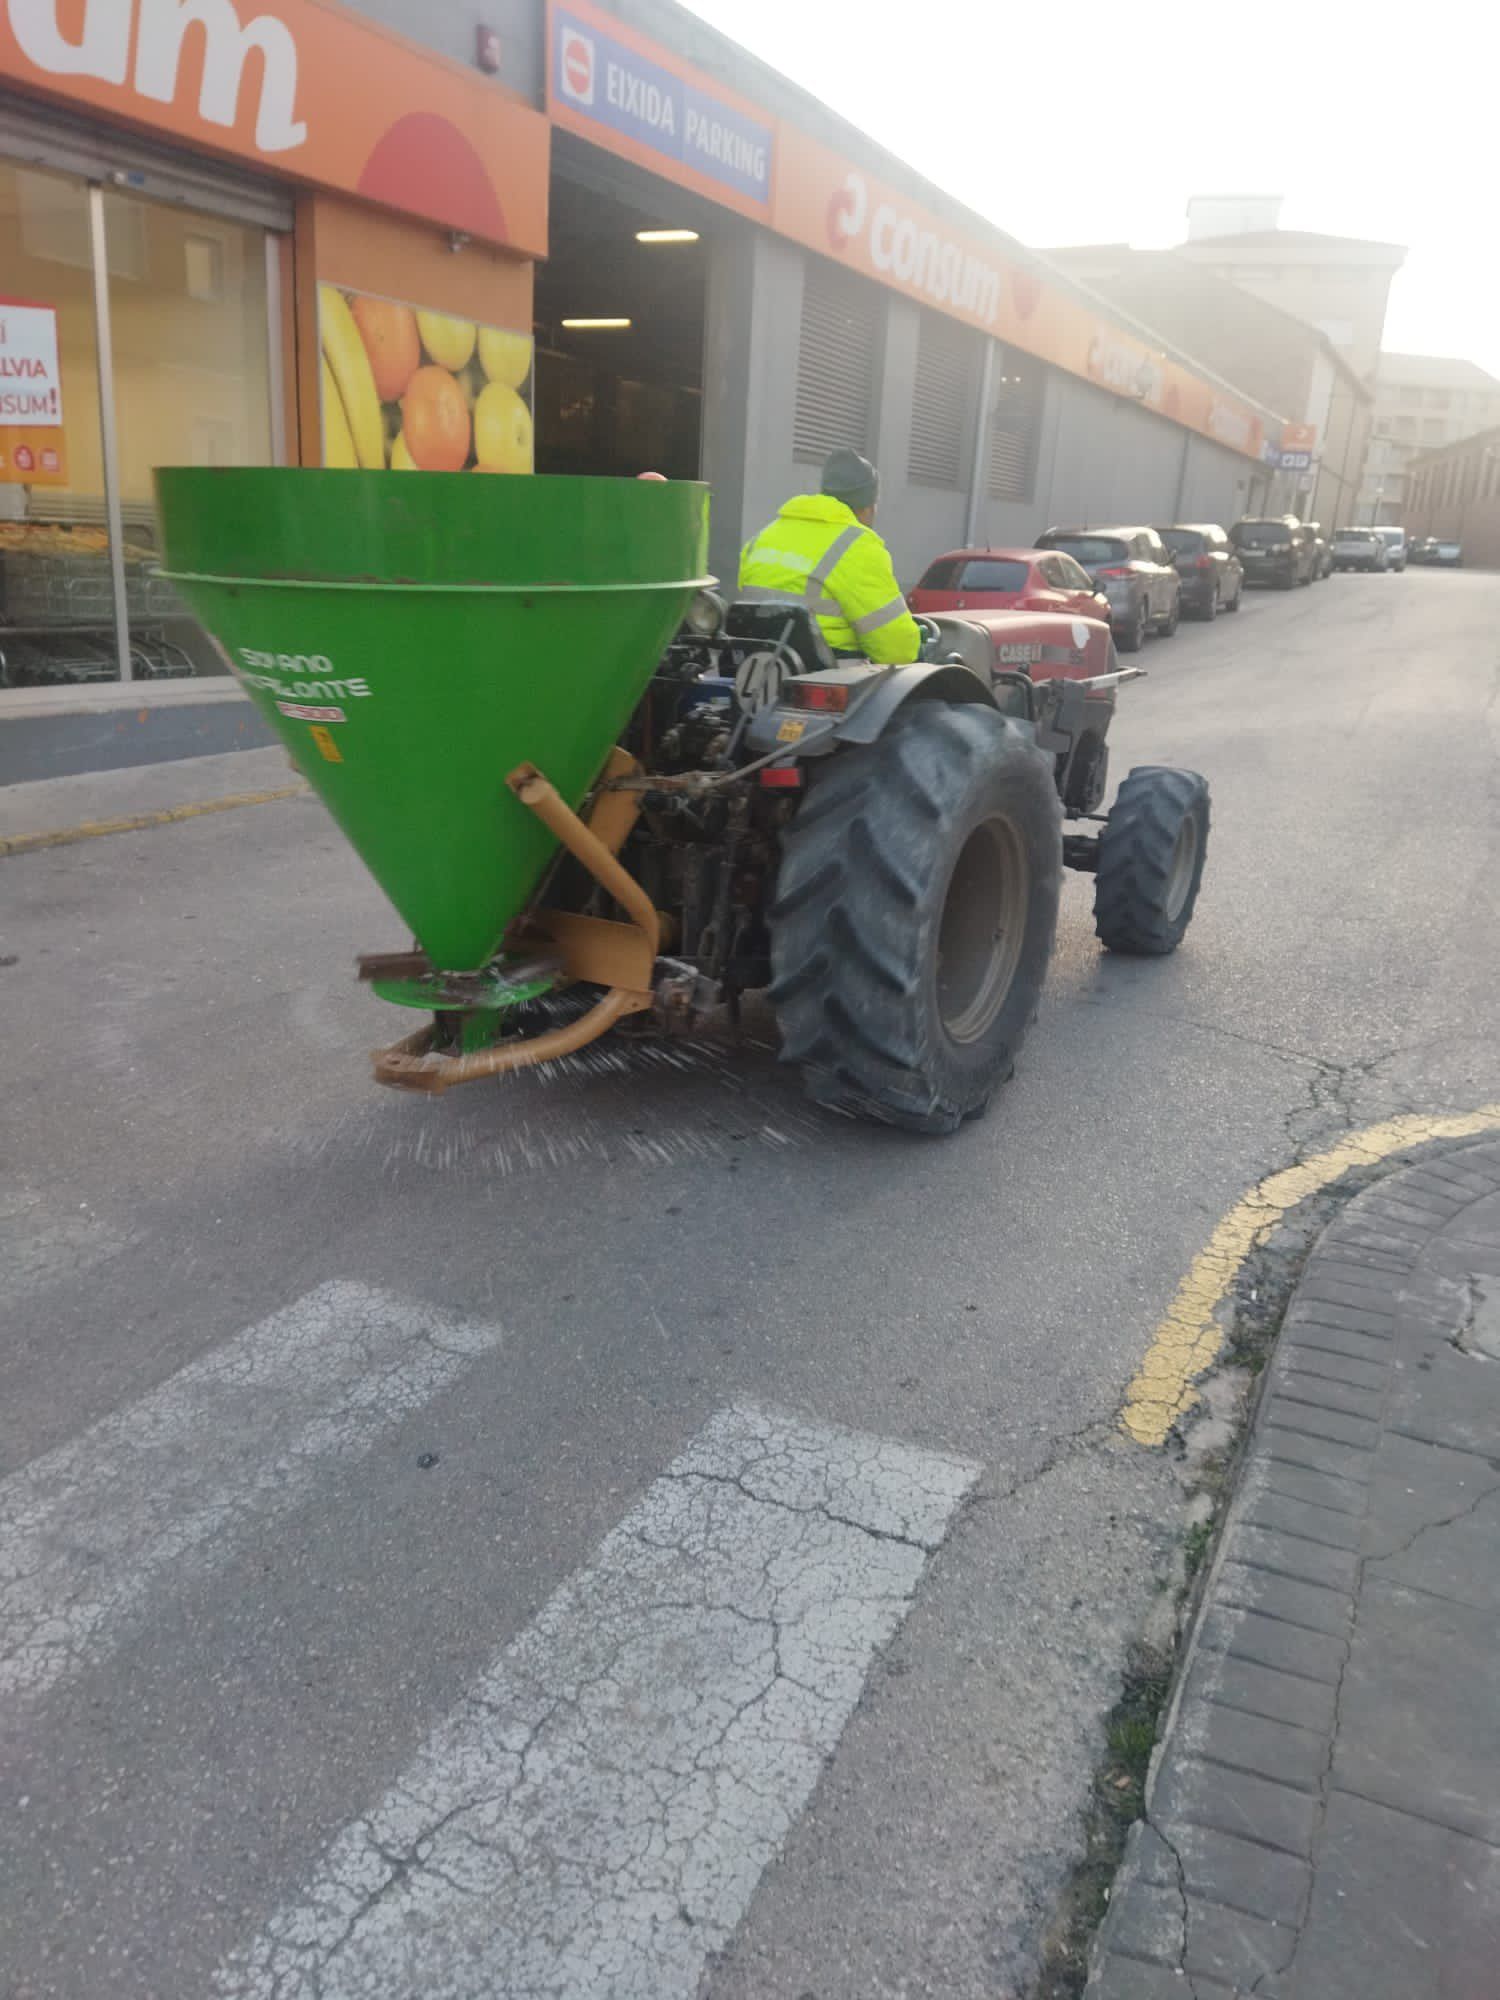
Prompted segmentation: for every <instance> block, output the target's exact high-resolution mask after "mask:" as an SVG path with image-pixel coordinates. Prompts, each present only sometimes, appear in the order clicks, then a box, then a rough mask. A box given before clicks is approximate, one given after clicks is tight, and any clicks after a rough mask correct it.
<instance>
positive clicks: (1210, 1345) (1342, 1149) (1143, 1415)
mask: <svg viewBox="0 0 1500 2000" xmlns="http://www.w3.org/2000/svg"><path fill="white" fill-rule="evenodd" d="M1494 1131H1500V1104H1481V1105H1480V1107H1479V1109H1478V1110H1477V1111H1465V1112H1459V1113H1456V1114H1455V1115H1453V1116H1452V1117H1448V1118H1429V1117H1421V1116H1411V1117H1403V1118H1387V1119H1386V1120H1385V1121H1384V1122H1383V1123H1382V1124H1379V1125H1368V1126H1366V1128H1365V1129H1364V1131H1363V1132H1352V1133H1351V1134H1350V1135H1349V1137H1348V1138H1347V1139H1342V1140H1340V1142H1339V1143H1338V1145H1336V1146H1332V1147H1330V1148H1329V1150H1328V1151H1327V1152H1326V1153H1316V1154H1314V1156H1313V1157H1312V1159H1310V1160H1306V1161H1304V1162H1303V1164H1302V1165H1301V1166H1300V1167H1283V1168H1282V1169H1281V1170H1280V1172H1278V1173H1274V1174H1268V1175H1267V1176H1266V1178H1265V1179H1264V1180H1263V1181H1261V1182H1259V1183H1258V1184H1257V1185H1256V1186H1255V1187H1253V1188H1252V1189H1251V1190H1250V1192H1249V1193H1248V1194H1247V1195H1245V1196H1244V1198H1243V1199H1242V1200H1240V1201H1237V1202H1236V1203H1235V1205H1234V1207H1233V1208H1232V1209H1230V1211H1229V1213H1228V1214H1227V1215H1226V1216H1225V1217H1224V1219H1223V1221H1222V1222H1220V1223H1219V1225H1218V1227H1217V1228H1216V1229H1215V1230H1214V1233H1213V1235H1212V1236H1210V1237H1209V1239H1208V1242H1207V1243H1206V1244H1205V1245H1204V1247H1203V1249H1201V1250H1200V1251H1199V1252H1198V1255H1197V1256H1196V1257H1195V1258H1194V1259H1193V1261H1192V1263H1191V1264H1190V1265H1189V1266H1188V1272H1187V1276H1186V1277H1185V1278H1184V1279H1183V1281H1182V1283H1181V1284H1180V1285H1179V1286H1178V1287H1177V1294H1176V1297H1175V1298H1174V1299H1173V1300H1172V1303H1171V1306H1170V1307H1169V1308H1168V1310H1167V1316H1166V1318H1165V1319H1164V1320H1163V1321H1162V1323H1161V1325H1160V1326H1159V1327H1158V1328H1157V1329H1156V1332H1155V1334H1154V1335H1153V1336H1152V1340H1151V1345H1150V1346H1149V1347H1148V1348H1147V1350H1146V1358H1145V1359H1144V1360H1143V1361H1142V1363H1141V1365H1140V1368H1139V1369H1138V1370H1137V1373H1136V1377H1135V1380H1134V1381H1133V1382H1132V1383H1131V1385H1130V1387H1129V1389H1128V1390H1127V1391H1126V1395H1125V1404H1124V1408H1123V1409H1122V1410H1121V1412H1120V1428H1121V1429H1122V1430H1123V1431H1124V1432H1125V1433H1126V1435H1127V1436H1128V1437H1132V1438H1134V1440H1135V1442H1136V1443H1137V1444H1143V1445H1160V1444H1164V1443H1165V1442H1166V1437H1167V1433H1168V1431H1170V1430H1171V1428H1172V1426H1173V1424H1174V1423H1176V1421H1177V1419H1178V1418H1179V1417H1180V1416H1183V1415H1184V1414H1185V1413H1186V1412H1187V1411H1188V1410H1190V1409H1191V1408H1192V1406H1193V1404H1194V1402H1195V1401H1196V1400H1197V1395H1196V1391H1195V1389H1194V1386H1193V1385H1194V1383H1195V1381H1196V1380H1197V1378H1198V1377H1199V1376H1200V1375H1202V1374H1203V1373H1204V1372H1205V1370H1206V1369H1208V1368H1209V1367H1210V1366H1211V1365H1212V1364H1213V1362H1214V1360H1215V1358H1216V1357H1217V1355H1218V1352H1219V1349H1220V1347H1221V1346H1222V1344H1223V1340H1224V1330H1223V1328H1222V1327H1221V1326H1220V1325H1219V1323H1218V1320H1217V1318H1216V1314H1217V1313H1218V1310H1219V1307H1220V1306H1221V1304H1222V1303H1223V1301H1224V1299H1225V1297H1226V1296H1227V1294H1228V1291H1229V1288H1230V1286H1231V1285H1232V1284H1233V1283H1234V1277H1235V1273H1236V1272H1237V1271H1238V1270H1239V1268H1240V1266H1241V1264H1242V1263H1243V1262H1244V1261H1245V1259H1246V1257H1248V1256H1249V1254H1250V1252H1251V1251H1252V1250H1254V1249H1255V1248H1256V1247H1257V1245H1259V1244H1261V1243H1263V1242H1264V1241H1265V1239H1266V1237H1267V1236H1268V1235H1269V1234H1270V1232H1271V1230H1272V1229H1274V1228H1275V1226H1276V1224H1277V1223H1278V1222H1280V1220H1281V1218H1282V1217H1283V1216H1284V1215H1285V1214H1286V1212H1287V1210H1288V1209H1290V1208H1295V1207H1296V1205H1297V1203H1298V1202H1299V1201H1306V1199H1307V1197H1308V1196H1309V1195H1310V1194H1316V1193H1317V1192H1318V1191H1319V1189H1321V1188H1325V1187H1327V1186H1328V1185H1329V1183H1330V1182H1332V1181H1336V1180H1337V1179H1338V1178H1339V1176H1340V1175H1341V1174H1346V1173H1348V1171H1349V1170H1350V1168H1351V1167H1367V1166H1373V1165H1374V1163H1375V1162H1376V1161H1377V1160H1383V1159H1385V1158H1386V1157H1387V1156H1388V1155H1389V1154H1391V1153H1399V1152H1402V1151H1404V1150H1405V1149H1406V1148H1407V1147H1408V1146H1421V1145H1425V1144H1426V1143H1427V1142H1428V1141H1429V1140H1432V1139H1468V1138H1472V1137H1473V1136H1474V1135H1475V1134H1476V1133H1480V1132H1494Z"/></svg>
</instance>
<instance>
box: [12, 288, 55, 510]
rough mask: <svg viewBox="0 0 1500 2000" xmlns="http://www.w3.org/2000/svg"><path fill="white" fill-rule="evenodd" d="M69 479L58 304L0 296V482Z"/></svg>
mask: <svg viewBox="0 0 1500 2000" xmlns="http://www.w3.org/2000/svg"><path fill="white" fill-rule="evenodd" d="M67 483H68V455H67V444H66V433H65V432H64V429H63V399H62V364H61V362H60V360H59V358H58V346H57V308H56V307H55V306H49V305H43V304H41V303H40V301H38V300H36V299H11V298H0V484H9V485H17V484H19V485H23V486H66V485H67Z"/></svg>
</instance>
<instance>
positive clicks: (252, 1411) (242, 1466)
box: [0, 1282, 501, 1696]
mask: <svg viewBox="0 0 1500 2000" xmlns="http://www.w3.org/2000/svg"><path fill="white" fill-rule="evenodd" d="M500 1337H501V1335H500V1329H499V1328H498V1327H496V1326H491V1325H484V1324H478V1323H475V1322H472V1321H468V1320H461V1319H457V1318H455V1317H454V1316H453V1315H452V1314H449V1313H445V1312H441V1311H438V1310H436V1309H434V1308H433V1307H431V1306H424V1305H418V1304H416V1303H414V1302H413V1301H411V1300H407V1299H401V1298H397V1297H395V1296H394V1295H393V1294H391V1293H389V1292H383V1291H379V1290H376V1289H374V1288H372V1287H371V1286H368V1285H358V1284H349V1283H342V1282H340V1283H332V1284H326V1285H319V1286H318V1288H317V1290H316V1291H312V1292H309V1293H308V1294H307V1295H306V1296H305V1297H304V1298H301V1299H298V1300H297V1301H296V1303H295V1304H294V1305H290V1306H287V1307H286V1308H285V1309H284V1310H282V1311H281V1312H278V1313H273V1314H272V1315H271V1317H270V1318H269V1319H266V1320H262V1321H261V1322H260V1324H259V1325H258V1326H253V1327H249V1328H247V1329H246V1330H245V1331H244V1332H243V1333H240V1334H237V1335H236V1336H235V1337H234V1338H233V1339H232V1340H229V1341H227V1342H225V1343H224V1345H223V1346H221V1347H217V1348H215V1349H214V1350H213V1351H212V1353H209V1354H206V1355H204V1356H203V1357H202V1359H200V1360H198V1361H194V1362H192V1363H190V1365H189V1366H188V1367H186V1368H183V1369H181V1370H179V1372H178V1373H177V1374H175V1375H173V1376H171V1377H170V1378H169V1379H168V1380H167V1381H166V1382H164V1383H162V1385H161V1386H160V1388H158V1389H154V1390H153V1391H152V1392H151V1394H150V1395H148V1396H145V1397H143V1398H142V1399H141V1400H140V1401H139V1402H137V1403H132V1404H130V1405H129V1406H128V1407H126V1408H125V1409H122V1410H118V1411H116V1412H115V1413H114V1414H113V1415H111V1416H108V1417H106V1418H104V1419H103V1421H102V1422H100V1423H97V1424H95V1425H93V1426H92V1427H91V1428H90V1429H89V1430H86V1431H84V1432H83V1433H82V1434H81V1435H80V1436H78V1437H76V1438H74V1439H72V1440H71V1441H70V1442H69V1443H68V1444H65V1445H61V1446H59V1448H58V1449H57V1450H56V1451H51V1452H48V1453H47V1454H46V1456H45V1457H43V1458H39V1459H37V1460H36V1461H35V1462H34V1463H33V1464H31V1465H28V1466H26V1467H24V1468H23V1469H22V1470H21V1471H19V1472H17V1473H15V1474H14V1475H13V1476H12V1477H11V1478H9V1479H7V1480H5V1481H4V1482H3V1483H0V1696H15V1695H22V1694H25V1695H29V1696H36V1695H38V1694H41V1693H44V1692H45V1691H46V1690H47V1689H48V1688H50V1687H53V1686H55V1685H56V1684H57V1683H58V1682H59V1681H62V1680H64V1679H66V1678H68V1677H69V1676H70V1675H72V1674H74V1673H77V1672H80V1671H81V1670H82V1669H84V1668H85V1667H88V1666H90V1665H92V1664H93V1663H94V1662H95V1661H97V1660H99V1659H102V1658H104V1657H105V1656H106V1655H107V1654H108V1653H110V1652H111V1651H112V1650H113V1649H114V1648H115V1647H116V1646H117V1645H118V1644H119V1643H120V1642H121V1640H122V1639H123V1638H124V1637H125V1636H126V1635H127V1634H128V1632H129V1630H130V1629H131V1625H132V1621H133V1619H134V1618H136V1617H138V1616H139V1615H140V1613H141V1611H142V1608H143V1606H144V1605H145V1602H146V1600H147V1596H148V1593H149V1592H150V1590H151V1588H152V1586H153V1585H154V1584H155V1583H156V1582H157V1581H158V1579H159V1578H161V1577H162V1576H163V1575H164V1574H165V1573H166V1572H169V1571H170V1572H171V1575H172V1579H173V1581H174V1583H178V1582H181V1581H182V1580H183V1579H184V1578H189V1579H190V1578H193V1577H197V1576H200V1575H203V1574H206V1573H207V1572H208V1571H210V1570H212V1569H214V1568H217V1567H218V1566H219V1565H220V1564H221V1563H223V1562H224V1561H225V1560H226V1559H227V1558H228V1557H229V1556H230V1555H231V1554H232V1553H233V1552H234V1550H235V1549H236V1548H237V1547H238V1546H239V1545H240V1543H241V1541H242V1540H243V1539H244V1538H245V1537H246V1536H248V1535H250V1534H263V1533H264V1532H265V1530H266V1528H267V1526H268V1525H269V1523H270V1522H272V1521H273V1520H274V1519H276V1517H277V1516H279V1515H284V1514H286V1513H288V1512H290V1511H291V1509H293V1508H294V1507H296V1506H298V1505H300V1503H301V1502H302V1501H303V1500H304V1499H305V1498H306V1496H307V1494H308V1492H309V1491H310V1489H311V1488H312V1486H313V1483H314V1482H315V1480H317V1479H318V1478H319V1476H320V1475H322V1474H323V1473H325V1472H326V1471H327V1469H328V1468H329V1466H331V1465H348V1464H350V1463H352V1462H353V1461H354V1460H356V1459H358V1458H360V1457H362V1456H363V1455H364V1454H365V1453H366V1452H368V1451H369V1450H370V1449H371V1447H372V1446H373V1445H375V1444H376V1443H378V1442H379V1440H380V1439H381V1438H383V1437H385V1436H387V1435H388V1434H389V1433H390V1432H391V1431H392V1430H394V1429H395V1427H396V1426H397V1425H398V1424H399V1423H400V1422H401V1420H402V1419H403V1418H404V1417H406V1416H408V1415H409V1414H410V1413H411V1412H412V1411H413V1410H417V1409H420V1408H421V1406H422V1405H423V1404H424V1403H426V1402H428V1401H430V1399H431V1398H432V1397H433V1396H435V1395H436V1394H437V1393H438V1392H439V1390H441V1389H444V1388H446V1387H447V1385H448V1384H449V1383H450V1382H452V1381H453V1380H454V1379H455V1378H456V1377H457V1376H459V1375H460V1374H462V1373H463V1371H464V1370H465V1369H466V1368H467V1367H469V1365H470V1364H471V1363H472V1361H473V1360H474V1358H475V1357H476V1356H477V1355H480V1354H483V1353H486V1352H487V1351H488V1350H489V1349H491V1348H493V1347H494V1346H495V1345H496V1343H497V1342H498V1341H499V1339H500Z"/></svg>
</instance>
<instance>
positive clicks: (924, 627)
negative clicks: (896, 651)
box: [912, 611, 943, 660]
mask: <svg viewBox="0 0 1500 2000" xmlns="http://www.w3.org/2000/svg"><path fill="white" fill-rule="evenodd" d="M912 617H913V618H914V619H916V624H917V630H918V631H919V632H920V633H921V634H922V651H921V653H920V654H919V655H918V657H919V658H920V659H923V660H932V659H936V657H937V648H938V647H939V646H940V645H941V644H942V643H943V634H942V628H941V627H940V626H939V624H938V622H937V620H936V619H935V618H923V617H921V616H919V615H918V613H916V612H915V611H914V612H913V613H912Z"/></svg>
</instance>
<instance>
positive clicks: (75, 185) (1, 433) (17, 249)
mask: <svg viewBox="0 0 1500 2000" xmlns="http://www.w3.org/2000/svg"><path fill="white" fill-rule="evenodd" d="M99 383H100V374H99V339H98V321H97V300H96V295H95V289H94V229H93V216H92V212H91V198H90V190H89V188H88V185H87V183H86V182H84V181H82V180H77V179H72V178H70V177H68V176H65V175H62V174H52V173H43V172H41V171H39V170H37V169H34V168H31V167H20V166H15V165H12V164H11V163H10V162H9V161H6V160H0V688H14V687H48V686H69V685H78V684H83V683H87V682H90V681H107V680H115V679H118V677H119V672H120V658H121V638H122V635H121V633H120V631H119V630H118V628H117V623H116V591H115V585H114V564H113V562H112V559H111V558H112V551H111V545H110V535H109V509H108V506H107V503H106V498H105V496H106V492H107V489H108V481H107V478H106V466H105V454H104V443H103V436H104V433H103V427H102V425H101V422H100V408H99Z"/></svg>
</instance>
